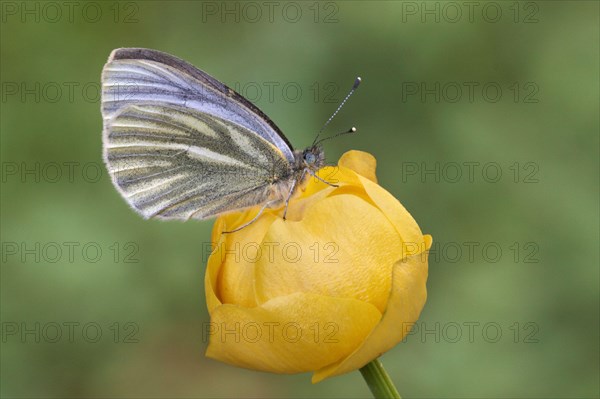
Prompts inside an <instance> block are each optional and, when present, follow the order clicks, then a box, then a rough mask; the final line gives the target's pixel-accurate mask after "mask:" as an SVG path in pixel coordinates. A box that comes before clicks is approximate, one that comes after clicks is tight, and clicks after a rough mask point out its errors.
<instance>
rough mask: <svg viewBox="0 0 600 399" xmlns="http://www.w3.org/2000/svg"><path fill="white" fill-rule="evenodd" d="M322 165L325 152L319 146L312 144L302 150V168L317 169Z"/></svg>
mask: <svg viewBox="0 0 600 399" xmlns="http://www.w3.org/2000/svg"><path fill="white" fill-rule="evenodd" d="M323 165H325V153H324V152H323V149H322V148H321V147H319V146H316V145H314V146H312V147H308V148H307V149H305V150H304V151H302V166H303V169H310V170H312V171H317V170H319V169H320V168H321V167H322V166H323Z"/></svg>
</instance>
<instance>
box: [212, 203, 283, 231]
mask: <svg viewBox="0 0 600 399" xmlns="http://www.w3.org/2000/svg"><path fill="white" fill-rule="evenodd" d="M277 201H280V200H279V199H276V200H272V201H269V202H266V203H265V204H264V205H263V206H262V208H260V211H258V213H257V214H256V216H254V218H252V220H250V221H249V222H247V223H244V224H243V225H241V226H240V227H238V228H237V229H234V230H230V231H224V232H223V234H229V233H235V232H236V231H240V230H241V229H243V228H244V227H248V226H250V225H251V224H252V223H254V222H256V220H257V219H258V218H259V216H260V215H262V213H263V212H264V211H265V209H266V208H267V207H268V206H269V205H271V204H273V203H275V202H277Z"/></svg>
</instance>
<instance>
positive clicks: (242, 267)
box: [209, 212, 277, 307]
mask: <svg viewBox="0 0 600 399" xmlns="http://www.w3.org/2000/svg"><path fill="white" fill-rule="evenodd" d="M254 216H256V213H252V212H249V214H248V215H247V216H244V217H241V218H239V220H236V223H237V222H241V224H242V225H243V224H244V223H246V222H247V221H248V220H252V218H254ZM246 218H247V219H248V220H245V219H246ZM276 218H277V217H276V216H275V215H273V214H270V213H267V214H264V215H262V216H261V217H259V218H258V219H257V220H256V221H255V222H253V223H252V225H250V226H248V227H245V228H243V229H242V230H240V231H237V232H235V233H232V234H223V236H222V237H223V240H222V243H221V244H220V245H221V248H219V251H218V252H214V253H213V254H212V255H211V258H216V259H215V260H214V261H215V262H219V263H220V269H219V271H218V280H217V282H216V289H215V292H216V294H217V296H218V297H219V299H220V300H221V302H222V303H235V304H238V305H241V306H246V307H252V306H256V304H257V301H256V294H255V292H254V284H252V283H253V282H254V274H255V268H256V261H255V260H256V259H259V258H260V257H261V254H260V251H261V249H260V244H261V242H262V237H264V235H265V233H266V231H267V230H268V229H269V226H270V225H271V224H272V223H273V220H275V219H276ZM236 226H239V224H238V225H236ZM232 227H233V226H232ZM211 260H212V259H209V263H210V261H211Z"/></svg>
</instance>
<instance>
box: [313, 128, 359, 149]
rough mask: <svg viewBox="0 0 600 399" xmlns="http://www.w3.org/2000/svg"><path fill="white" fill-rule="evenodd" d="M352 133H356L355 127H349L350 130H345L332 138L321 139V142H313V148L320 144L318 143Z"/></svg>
mask: <svg viewBox="0 0 600 399" xmlns="http://www.w3.org/2000/svg"><path fill="white" fill-rule="evenodd" d="M354 132H356V128H355V127H351V128H350V129H348V130H346V131H345V132H341V133H338V134H334V135H333V136H329V137H325V138H322V139H321V140H319V141H317V142H315V143H314V144H313V146H315V145H317V144H320V143H322V142H324V141H327V140H331V139H333V138H336V137H338V136H343V135H344V134H350V133H354Z"/></svg>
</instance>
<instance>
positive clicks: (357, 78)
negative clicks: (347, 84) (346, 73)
mask: <svg viewBox="0 0 600 399" xmlns="http://www.w3.org/2000/svg"><path fill="white" fill-rule="evenodd" d="M360 82H362V78H361V77H360V76H357V77H356V79H355V80H354V85H353V86H352V88H353V89H356V88H357V87H358V85H360Z"/></svg>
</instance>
